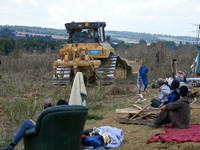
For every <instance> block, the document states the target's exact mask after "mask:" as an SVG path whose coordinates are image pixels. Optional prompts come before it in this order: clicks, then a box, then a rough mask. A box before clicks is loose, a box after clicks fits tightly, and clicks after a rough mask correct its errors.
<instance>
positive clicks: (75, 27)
mask: <svg viewBox="0 0 200 150" xmlns="http://www.w3.org/2000/svg"><path fill="white" fill-rule="evenodd" d="M105 26H106V23H105V22H90V23H89V22H85V23H75V22H72V23H66V24H65V27H66V29H67V32H68V34H69V41H68V42H69V43H101V42H105V32H104V28H105Z"/></svg>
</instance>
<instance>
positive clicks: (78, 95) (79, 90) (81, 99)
mask: <svg viewBox="0 0 200 150" xmlns="http://www.w3.org/2000/svg"><path fill="white" fill-rule="evenodd" d="M86 98H87V91H86V88H85V83H84V79H83V74H82V72H77V73H76V76H75V78H74V82H73V85H72V89H71V94H70V99H69V105H84V106H86Z"/></svg>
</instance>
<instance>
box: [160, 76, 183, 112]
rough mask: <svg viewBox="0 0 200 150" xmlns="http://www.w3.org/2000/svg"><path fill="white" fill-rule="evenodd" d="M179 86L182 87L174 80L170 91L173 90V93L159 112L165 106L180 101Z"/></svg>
mask: <svg viewBox="0 0 200 150" xmlns="http://www.w3.org/2000/svg"><path fill="white" fill-rule="evenodd" d="M179 86H180V83H179V81H178V80H176V79H174V80H173V81H172V83H171V86H170V89H171V93H170V94H169V96H168V101H165V102H164V103H162V104H161V105H160V106H159V110H160V108H161V107H162V106H163V105H166V104H168V103H172V102H175V101H177V100H179V99H180V94H179Z"/></svg>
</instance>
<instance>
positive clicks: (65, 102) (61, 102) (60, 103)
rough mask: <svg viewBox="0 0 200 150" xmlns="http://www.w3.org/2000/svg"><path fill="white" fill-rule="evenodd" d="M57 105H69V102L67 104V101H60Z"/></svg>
mask: <svg viewBox="0 0 200 150" xmlns="http://www.w3.org/2000/svg"><path fill="white" fill-rule="evenodd" d="M57 105H68V102H67V101H66V100H62V99H60V100H59V101H58V102H57Z"/></svg>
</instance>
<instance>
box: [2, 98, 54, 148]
mask: <svg viewBox="0 0 200 150" xmlns="http://www.w3.org/2000/svg"><path fill="white" fill-rule="evenodd" d="M52 106H53V103H52V100H51V99H50V98H46V99H44V101H43V107H44V109H46V108H48V107H52ZM34 127H35V122H34V121H32V120H28V119H27V120H25V121H24V122H23V123H22V124H21V126H20V127H19V129H18V131H17V133H16V135H15V137H14V139H13V141H12V142H11V143H10V144H8V145H7V146H6V147H4V148H0V150H13V149H14V147H15V146H16V145H17V144H18V142H19V141H20V140H21V139H22V138H23V136H24V134H25V131H26V129H31V128H34Z"/></svg>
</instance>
